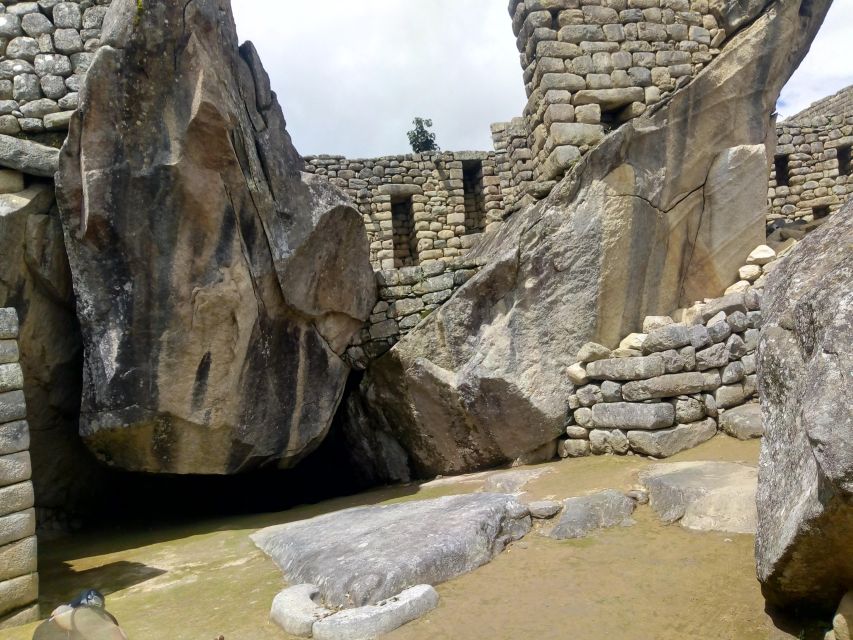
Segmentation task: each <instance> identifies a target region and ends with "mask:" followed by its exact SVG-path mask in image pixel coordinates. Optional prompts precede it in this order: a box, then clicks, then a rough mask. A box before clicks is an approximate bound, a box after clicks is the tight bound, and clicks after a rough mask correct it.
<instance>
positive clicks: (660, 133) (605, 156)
mask: <svg viewBox="0 0 853 640" xmlns="http://www.w3.org/2000/svg"><path fill="white" fill-rule="evenodd" d="M723 4H726V3H723ZM728 4H734V3H728ZM828 5H829V0H801V1H794V2H785V3H776V4H773V5H770V6H769V7H768V8H767V9H766V11H765V12H764V13H763V14H762V15H761V16H759V17H758V18H756V19H755V20H754V21H753V22H752V23H751V24H749V25H748V26H744V27H743V30H742V31H741V32H740V33H738V34H737V35H735V36H734V37H732V38H731V39H730V40H729V41H728V42H727V44H726V47H725V48H724V50H723V51H722V52H721V53H720V55H719V56H718V57H717V58H715V59H714V61H713V62H712V63H710V64H709V65H708V66H707V67H706V68H705V70H704V71H703V72H702V73H701V74H699V76H698V77H696V78H695V79H694V80H693V81H692V82H691V83H689V84H688V85H687V86H686V87H684V88H683V89H681V90H680V91H678V92H677V93H676V94H674V95H673V96H672V98H671V99H669V100H668V101H666V102H664V103H663V104H662V105H661V107H660V108H659V109H657V110H653V113H652V115H650V116H648V117H641V118H637V119H634V120H632V121H631V122H630V123H628V124H626V125H624V126H623V127H621V128H620V129H618V130H617V131H616V132H614V133H613V134H611V135H610V136H609V137H608V138H606V139H605V140H604V141H603V142H602V143H601V145H600V146H599V147H597V148H596V149H594V150H592V151H591V152H590V153H589V154H587V155H586V156H585V157H584V158H583V160H581V161H580V162H579V163H578V164H577V165H575V168H574V169H573V171H572V172H571V173H570V174H569V175H568V176H567V177H566V179H565V180H563V182H562V183H561V184H560V185H559V186H558V187H557V188H556V189H555V190H554V192H552V194H551V195H550V196H549V197H548V198H547V199H546V200H543V201H542V202H540V203H539V204H538V205H536V206H535V207H533V208H531V209H528V210H526V211H524V212H520V213H517V214H515V216H514V217H513V218H511V219H510V220H508V221H507V223H505V224H504V225H503V226H502V227H501V228H500V229H499V230H498V231H497V232H496V233H494V234H491V235H490V236H488V237H487V238H486V239H485V240H484V242H483V243H481V244H480V245H479V246H478V247H477V248H475V249H474V250H472V252H471V253H469V254H468V257H469V258H471V259H475V260H479V261H481V262H482V263H483V265H484V266H483V267H482V268H481V270H480V271H479V272H478V273H477V275H475V276H474V277H473V278H472V279H471V280H469V281H468V282H467V283H466V284H465V285H464V286H462V287H461V288H460V289H459V290H458V291H457V292H456V293H455V294H454V296H453V297H452V298H451V299H450V300H449V301H448V302H447V303H445V304H444V306H443V307H442V308H441V309H440V310H438V311H436V312H434V313H433V314H432V315H431V316H430V317H428V318H427V319H426V320H425V321H424V322H422V323H421V324H420V325H419V326H418V327H417V328H415V329H414V330H413V331H412V332H411V333H409V334H408V335H407V336H406V337H405V338H404V339H402V340H401V341H400V342H399V343H398V344H397V345H396V346H395V348H394V349H392V350H391V351H390V352H389V353H388V354H386V355H385V356H384V357H383V358H381V359H380V360H378V361H376V362H375V363H374V365H373V367H372V369H371V370H369V371H368V373H367V376H366V377H365V379H364V381H363V383H362V385H361V393H362V394H363V396H364V398H365V400H366V405H367V407H368V408H369V409H370V411H371V413H372V417H371V423H372V424H373V425H374V428H376V429H378V430H383V431H385V432H386V433H388V434H390V435H392V436H394V437H396V438H397V439H398V440H399V442H400V443H401V444H402V445H403V447H404V448H405V449H406V450H407V451H408V453H409V455H410V463H411V465H412V468H413V469H414V470H415V472H416V473H419V474H424V475H429V474H437V473H442V474H444V473H453V472H460V471H467V470H471V469H475V468H478V467H487V466H490V465H496V464H500V463H505V462H507V461H510V460H513V459H515V458H517V457H518V456H520V455H522V454H524V453H526V452H529V451H532V450H534V449H536V448H538V447H540V446H542V445H543V444H545V443H546V442H548V441H549V440H553V439H554V438H556V437H557V436H558V435H559V434H560V433H561V432H562V430H563V428H564V421H565V418H566V414H567V411H568V406H567V398H568V397H569V395H570V394H571V389H572V386H571V383H570V381H569V378H568V376H567V369H568V368H569V366H570V365H572V364H573V362H574V358H575V354H576V353H577V352H578V349H579V348H580V347H581V345H583V344H584V343H586V342H588V341H595V342H598V343H601V344H603V345H605V346H608V347H614V346H615V345H616V344H617V343H618V341H619V338H620V337H622V336H624V335H626V334H627V333H629V332H630V331H631V330H637V329H639V328H640V326H641V324H642V320H643V318H644V317H645V316H646V315H660V314H665V313H669V312H670V311H672V310H673V309H675V308H677V307H679V306H685V305H686V303H689V302H691V301H693V300H696V299H699V298H702V297H706V296H707V297H713V296H718V295H720V294H721V293H722V292H723V290H724V289H725V287H726V286H727V285H728V284H730V283H731V282H733V281H734V280H735V279H736V278H737V270H738V267H739V266H740V265H741V264H742V262H743V259H744V258H745V257H746V256H747V255H748V253H749V252H750V251H751V250H752V248H753V247H754V246H755V245H757V244H760V243H761V242H762V241H763V233H764V209H765V206H766V203H765V200H766V194H765V191H766V190H765V184H766V181H767V166H768V150H767V148H766V146H765V141H767V140H772V137H773V135H774V128H773V122H772V118H771V114H772V112H773V110H774V107H775V103H776V99H777V97H778V95H779V91H780V89H781V87H782V85H783V84H784V82H785V81H786V79H787V78H788V77H789V76H790V74H791V72H792V71H793V69H794V68H795V67H796V65H797V64H798V62H799V60H801V59H802V57H803V56H804V54H805V52H806V50H807V48H808V44H809V42H810V41H811V39H812V38H813V36H814V34H815V33H816V31H817V29H818V27H819V26H820V23H821V21H822V19H823V16H824V15H825V12H826V10H827V8H828ZM629 379H630V378H629Z"/></svg>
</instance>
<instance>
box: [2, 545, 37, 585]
mask: <svg viewBox="0 0 853 640" xmlns="http://www.w3.org/2000/svg"><path fill="white" fill-rule="evenodd" d="M37 569H38V567H37V545H36V538H35V536H29V537H27V538H24V539H22V540H18V541H17V542H12V543H11V544H7V545H3V546H2V547H0V580H8V579H10V578H17V577H18V576H22V575H26V574H28V573H34V572H35V571H36V570H37Z"/></svg>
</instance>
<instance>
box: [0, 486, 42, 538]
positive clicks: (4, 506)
mask: <svg viewBox="0 0 853 640" xmlns="http://www.w3.org/2000/svg"><path fill="white" fill-rule="evenodd" d="M33 504H34V496H33V484H32V483H31V482H20V483H18V484H13V485H9V486H8V487H2V488H0V517H2V516H6V515H8V514H10V513H15V512H18V511H24V510H26V509H29V508H30V507H32V506H33ZM0 529H2V527H0Z"/></svg>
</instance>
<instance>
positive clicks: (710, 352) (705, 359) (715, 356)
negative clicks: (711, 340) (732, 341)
mask: <svg viewBox="0 0 853 640" xmlns="http://www.w3.org/2000/svg"><path fill="white" fill-rule="evenodd" d="M728 362H729V352H728V351H727V350H726V345H725V344H723V343H722V342H720V343H717V344H715V345H714V346H712V347H709V348H707V349H702V351H697V352H696V370H697V371H707V370H708V369H717V368H719V367H724V366H726V365H727V364H728Z"/></svg>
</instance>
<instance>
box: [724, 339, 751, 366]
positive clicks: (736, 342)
mask: <svg viewBox="0 0 853 640" xmlns="http://www.w3.org/2000/svg"><path fill="white" fill-rule="evenodd" d="M726 351H727V352H728V354H729V358H730V359H731V360H739V359H740V358H742V357H743V356H745V355H746V353H747V348H746V343H744V341H743V338H741V337H740V336H739V335H738V334H736V333H733V334H732V335H731V336H729V339H728V340H726Z"/></svg>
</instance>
